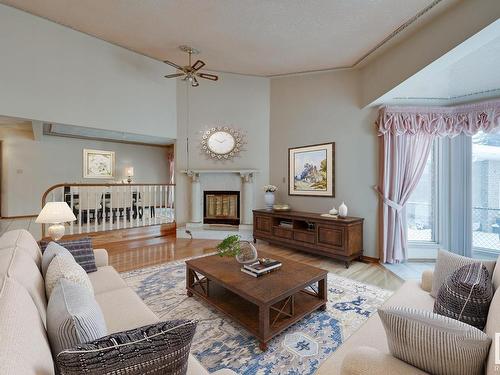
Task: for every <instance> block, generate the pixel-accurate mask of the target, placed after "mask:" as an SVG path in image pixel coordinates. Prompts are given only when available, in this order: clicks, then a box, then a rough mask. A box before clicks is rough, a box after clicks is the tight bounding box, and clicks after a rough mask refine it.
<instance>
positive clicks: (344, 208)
mask: <svg viewBox="0 0 500 375" xmlns="http://www.w3.org/2000/svg"><path fill="white" fill-rule="evenodd" d="M339 216H340V217H346V216H347V206H346V205H345V203H344V202H342V204H341V205H340V206H339Z"/></svg>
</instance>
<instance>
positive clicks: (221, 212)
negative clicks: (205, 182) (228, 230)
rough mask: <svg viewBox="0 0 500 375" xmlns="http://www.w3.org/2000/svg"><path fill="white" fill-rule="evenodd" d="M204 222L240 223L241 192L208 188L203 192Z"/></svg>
mask: <svg viewBox="0 0 500 375" xmlns="http://www.w3.org/2000/svg"><path fill="white" fill-rule="evenodd" d="M203 223H204V224H229V225H239V224H240V192H239V191H227V190H206V191H204V192H203Z"/></svg>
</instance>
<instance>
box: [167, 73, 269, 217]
mask: <svg viewBox="0 0 500 375" xmlns="http://www.w3.org/2000/svg"><path fill="white" fill-rule="evenodd" d="M219 77H220V78H219V81H218V82H216V83H213V82H208V81H205V80H202V82H200V86H199V87H196V88H190V89H189V147H190V161H189V168H190V169H242V168H248V169H258V170H259V171H260V173H258V174H257V176H256V179H255V186H256V194H255V206H256V207H263V193H262V191H261V188H262V186H263V185H265V184H267V183H268V181H269V104H270V97H269V95H270V83H269V79H267V78H257V77H248V76H241V75H236V74H220V75H219ZM177 101H178V107H177V108H178V111H177V114H178V116H177V118H178V120H179V122H178V140H177V144H176V173H177V174H176V184H177V187H176V205H177V209H176V215H177V222H178V223H179V224H184V223H185V222H187V221H189V207H190V205H189V202H190V183H189V181H188V179H187V178H186V176H185V175H181V174H180V173H179V170H182V169H186V167H187V161H186V135H187V134H186V130H187V126H186V104H187V100H186V86H185V83H184V82H182V81H178V96H177ZM217 125H224V126H231V127H233V128H235V129H239V130H241V131H242V133H243V134H244V135H245V138H246V142H247V144H246V145H245V147H244V150H243V151H242V152H241V154H240V156H239V157H237V158H235V159H233V160H232V161H223V162H221V161H214V160H211V159H209V158H207V157H206V156H205V155H204V154H203V153H202V152H201V148H200V141H201V136H202V132H203V131H204V130H207V129H209V128H211V127H213V126H217ZM202 178H203V179H205V180H204V181H202V183H206V186H207V189H212V188H213V186H214V181H213V179H214V178H221V175H217V177H212V178H210V177H202ZM238 179H239V178H238V177H237V176H236V175H235V176H233V178H232V179H231V180H229V177H225V178H224V180H223V181H224V185H225V186H227V190H234V189H237V187H238V184H239V181H238Z"/></svg>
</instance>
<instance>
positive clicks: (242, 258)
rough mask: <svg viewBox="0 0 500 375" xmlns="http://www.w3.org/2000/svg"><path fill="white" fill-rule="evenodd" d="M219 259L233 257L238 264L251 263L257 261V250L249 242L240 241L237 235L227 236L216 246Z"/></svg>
mask: <svg viewBox="0 0 500 375" xmlns="http://www.w3.org/2000/svg"><path fill="white" fill-rule="evenodd" d="M217 253H218V254H219V256H221V257H235V258H236V260H237V261H238V262H239V263H242V264H244V263H253V262H255V261H256V260H257V249H256V248H255V246H254V245H253V244H252V243H251V242H250V241H242V240H241V237H240V236H239V235H237V234H233V235H231V236H227V237H226V238H224V240H223V241H222V242H221V243H219V244H218V245H217Z"/></svg>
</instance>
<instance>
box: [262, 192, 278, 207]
mask: <svg viewBox="0 0 500 375" xmlns="http://www.w3.org/2000/svg"><path fill="white" fill-rule="evenodd" d="M275 199H276V197H275V196H274V193H271V192H266V193H264V203H265V205H266V210H269V211H271V210H272V209H273V205H274V201H275Z"/></svg>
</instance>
